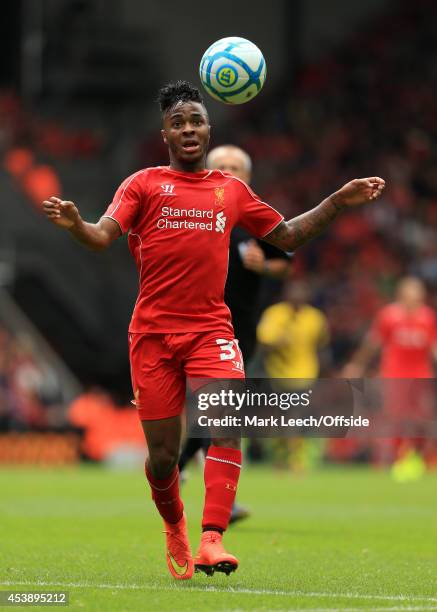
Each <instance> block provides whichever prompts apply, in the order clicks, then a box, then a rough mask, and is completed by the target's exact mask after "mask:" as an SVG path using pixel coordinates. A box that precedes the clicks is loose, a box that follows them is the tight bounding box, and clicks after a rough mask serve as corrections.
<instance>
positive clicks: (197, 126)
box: [161, 102, 210, 171]
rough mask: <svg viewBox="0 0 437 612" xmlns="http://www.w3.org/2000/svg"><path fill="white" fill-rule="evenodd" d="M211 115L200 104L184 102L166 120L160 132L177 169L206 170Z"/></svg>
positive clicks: (171, 161) (170, 112) (171, 111)
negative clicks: (209, 117) (209, 116)
mask: <svg viewBox="0 0 437 612" xmlns="http://www.w3.org/2000/svg"><path fill="white" fill-rule="evenodd" d="M209 132H210V125H209V119H208V114H207V112H206V109H205V107H204V106H203V104H200V103H199V102H181V103H179V104H177V105H176V106H175V107H174V108H173V109H171V110H170V111H169V112H168V113H167V114H166V115H165V117H164V125H163V129H162V131H161V133H162V137H163V139H164V142H165V144H166V145H168V148H169V153H170V163H171V165H172V166H173V167H175V168H180V169H186V170H191V171H198V170H202V169H203V168H204V167H205V157H206V152H207V150H208V145H209Z"/></svg>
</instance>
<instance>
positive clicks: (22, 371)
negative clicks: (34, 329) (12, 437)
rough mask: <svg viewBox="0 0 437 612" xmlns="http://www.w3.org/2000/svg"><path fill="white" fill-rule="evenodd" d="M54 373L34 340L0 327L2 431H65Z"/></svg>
mask: <svg viewBox="0 0 437 612" xmlns="http://www.w3.org/2000/svg"><path fill="white" fill-rule="evenodd" d="M61 397H62V396H61V390H60V388H59V381H58V377H57V375H56V373H55V371H54V370H53V369H52V368H51V367H50V366H49V365H48V364H46V363H44V362H42V361H41V360H40V359H38V357H37V354H36V351H35V349H34V347H33V344H32V340H31V338H29V337H27V336H24V335H23V336H17V335H14V334H12V333H10V332H9V331H8V330H7V329H5V328H4V327H2V326H1V325H0V431H1V430H8V429H16V430H26V429H29V428H30V429H45V428H62V427H64V424H65V416H64V415H65V412H64V409H63V406H62V405H61Z"/></svg>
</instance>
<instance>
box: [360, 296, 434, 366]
mask: <svg viewBox="0 0 437 612" xmlns="http://www.w3.org/2000/svg"><path fill="white" fill-rule="evenodd" d="M371 334H372V336H373V337H374V338H375V339H376V340H379V342H381V344H382V355H381V368H380V370H381V371H380V373H381V376H382V377H384V378H432V377H433V368H432V355H431V348H432V346H433V345H434V344H435V343H436V341H437V326H436V316H435V313H434V311H433V310H432V309H431V308H429V307H428V306H421V307H420V308H418V309H417V310H415V311H414V312H410V311H408V310H406V309H405V308H404V307H403V306H402V305H401V304H397V303H393V304H388V305H387V306H385V307H384V308H383V309H382V310H381V311H380V313H379V314H378V316H377V318H376V320H375V323H374V324H373V327H372V330H371Z"/></svg>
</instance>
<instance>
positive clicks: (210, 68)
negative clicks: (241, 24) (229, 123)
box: [200, 36, 266, 104]
mask: <svg viewBox="0 0 437 612" xmlns="http://www.w3.org/2000/svg"><path fill="white" fill-rule="evenodd" d="M265 79H266V62H265V60H264V57H263V54H262V53H261V51H260V50H259V49H258V47H257V46H256V45H254V44H253V43H252V42H250V40H246V39H245V38H239V37H238V36H229V37H228V38H222V39H221V40H218V41H217V42H215V43H214V44H212V45H211V46H210V47H209V48H208V49H207V50H206V51H205V53H204V55H203V57H202V60H201V62H200V80H201V81H202V85H203V86H204V87H205V89H206V91H207V92H208V93H209V94H210V95H211V96H212V97H213V98H215V99H216V100H220V101H221V102H225V103H226V104H244V103H245V102H249V100H252V98H254V97H255V96H256V95H257V94H258V93H259V92H260V91H261V88H262V86H263V85H264V81H265Z"/></svg>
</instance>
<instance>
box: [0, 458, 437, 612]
mask: <svg viewBox="0 0 437 612" xmlns="http://www.w3.org/2000/svg"><path fill="white" fill-rule="evenodd" d="M0 492H1V493H0V590H5V589H12V590H20V589H26V590H41V589H42V590H56V589H57V590H66V591H69V593H70V602H71V603H70V606H69V608H70V609H74V610H76V609H77V610H79V609H86V610H109V611H112V610H160V611H164V610H171V611H175V610H178V611H179V610H190V612H196V611H198V610H214V612H216V611H219V610H226V611H232V610H235V611H237V610H313V612H315V611H316V610H317V611H319V612H321V611H328V610H349V611H355V610H362V609H366V610H372V611H374V612H375V611H378V610H384V611H385V610H387V611H388V610H393V611H395V610H437V474H435V473H434V474H427V475H426V476H425V477H424V478H423V479H422V480H419V481H417V482H412V483H408V484H397V483H395V482H393V481H392V480H391V479H390V477H389V475H388V474H387V473H384V472H377V471H374V470H371V469H368V468H360V469H358V468H352V467H347V468H346V467H345V468H342V469H332V468H325V469H322V470H319V471H318V472H314V473H310V474H308V475H306V476H301V477H298V476H293V475H292V474H289V473H284V472H274V471H270V470H267V469H265V468H263V469H255V468H250V467H248V468H247V469H246V470H245V471H244V472H243V475H242V478H241V486H240V491H239V500H240V501H241V502H242V503H244V504H247V505H248V506H249V507H250V508H251V510H252V512H253V516H252V517H251V518H250V519H248V520H247V521H245V522H242V523H241V524H240V525H237V526H235V527H233V528H230V529H229V532H228V533H227V535H226V540H225V541H226V545H227V547H228V549H229V550H230V551H231V552H232V553H234V554H235V555H237V556H238V557H239V558H240V564H241V565H240V568H239V569H238V571H237V572H236V573H235V574H233V575H231V576H229V577H227V576H225V575H223V574H218V575H217V574H216V575H214V576H213V577H212V578H209V577H207V576H205V575H204V574H196V575H195V576H194V578H193V579H192V580H191V581H188V582H182V583H181V582H175V581H173V580H172V578H171V577H170V575H169V574H168V572H167V567H166V563H165V558H164V535H163V533H162V524H161V521H160V519H159V517H158V516H157V515H156V512H155V509H154V507H153V505H152V502H151V500H150V495H149V491H148V489H147V487H146V483H145V481H144V477H143V475H142V473H141V470H138V472H112V471H108V470H105V469H103V468H100V467H86V466H85V467H80V468H72V469H64V470H57V471H53V470H37V469H2V470H0ZM183 496H184V501H185V506H186V510H187V514H188V520H189V527H190V534H191V541H192V546H193V549H196V547H197V544H198V541H199V524H200V518H201V509H202V503H203V484H202V476H201V474H200V471H196V470H194V472H193V473H192V476H191V478H190V480H189V481H188V482H187V484H186V485H185V486H184V490H183ZM44 609H46V608H44Z"/></svg>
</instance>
